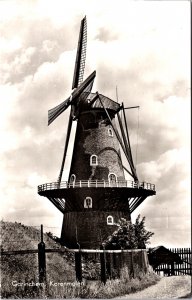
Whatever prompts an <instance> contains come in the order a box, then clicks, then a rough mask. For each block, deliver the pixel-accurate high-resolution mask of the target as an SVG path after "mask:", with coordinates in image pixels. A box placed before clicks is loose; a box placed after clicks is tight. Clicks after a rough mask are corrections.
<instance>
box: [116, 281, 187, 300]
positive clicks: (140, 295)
mask: <svg viewBox="0 0 192 300" xmlns="http://www.w3.org/2000/svg"><path fill="white" fill-rule="evenodd" d="M190 293H191V277H190V276H171V277H163V278H162V279H161V280H160V281H159V282H158V283H157V284H155V285H153V286H150V287H148V288H146V289H144V290H142V291H140V292H137V293H134V294H129V295H125V296H121V297H118V298H115V299H132V300H133V299H173V298H175V299H178V298H181V297H184V296H186V295H189V294H190Z"/></svg>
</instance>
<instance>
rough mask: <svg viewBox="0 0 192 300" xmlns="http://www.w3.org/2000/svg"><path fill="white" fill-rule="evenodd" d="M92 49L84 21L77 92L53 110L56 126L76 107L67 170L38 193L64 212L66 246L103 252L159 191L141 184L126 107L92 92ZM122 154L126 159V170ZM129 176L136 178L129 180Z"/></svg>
mask: <svg viewBox="0 0 192 300" xmlns="http://www.w3.org/2000/svg"><path fill="white" fill-rule="evenodd" d="M86 45H87V22H86V17H84V18H83V20H82V21H81V26H80V34H79V41H78V47H77V55H76V62H75V70H74V76H73V83H72V93H71V95H70V96H69V97H68V98H67V99H66V100H65V101H63V102H62V103H61V104H59V105H57V106H56V107H55V108H53V109H51V110H49V112H48V125H50V124H51V123H52V122H53V121H54V120H55V119H56V118H57V117H58V116H59V115H61V114H62V113H63V112H64V111H65V110H66V109H68V108H69V109H70V115H69V121H68V127H67V134H66V141H65V147H64V154H63V160H62V164H61V169H60V172H59V176H58V180H57V181H56V182H52V183H46V184H42V185H39V186H38V193H39V195H41V196H45V197H47V198H48V199H49V200H50V201H51V202H52V203H53V204H54V205H55V206H56V207H57V209H58V210H59V211H60V212H62V213H63V225H62V230H61V242H62V243H63V244H64V245H66V246H68V247H77V246H78V245H80V246H81V247H82V248H98V247H100V245H101V243H102V241H103V240H104V239H106V238H107V237H108V236H109V235H110V234H111V233H113V232H114V230H115V229H116V225H115V224H116V223H117V222H118V220H119V219H120V218H125V219H127V220H129V221H130V222H131V213H132V212H133V211H134V210H135V209H136V208H137V207H138V206H139V205H140V204H141V203H142V202H143V201H144V200H145V199H146V198H147V197H148V196H152V195H155V194H156V192H155V186H154V184H151V183H145V182H139V180H138V176H137V172H136V168H135V165H134V162H133V157H132V152H131V145H130V140H129V132H128V125H127V121H126V114H125V109H126V108H124V104H123V103H121V104H119V103H118V102H116V101H114V100H112V99H110V98H109V97H106V96H104V95H102V94H100V93H98V92H95V93H93V92H92V86H93V82H94V79H95V76H96V72H95V71H94V72H93V73H92V74H91V75H89V76H88V78H87V79H86V80H84V81H83V74H84V69H85V58H86ZM120 111H122V117H121V116H120ZM73 122H77V126H76V134H75V140H74V148H73V154H72V159H71V166H70V171H69V177H68V180H67V181H62V174H63V169H64V166H65V159H66V154H67V149H68V144H69V139H70V135H71V128H72V123H73ZM117 122H118V126H117V125H116V124H117ZM121 153H123V154H124V157H125V158H126V166H125V165H124V164H123V162H122V158H121ZM127 165H128V167H127ZM124 172H127V173H128V174H129V176H130V177H131V180H126V179H125V174H124Z"/></svg>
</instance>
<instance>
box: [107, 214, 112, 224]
mask: <svg viewBox="0 0 192 300" xmlns="http://www.w3.org/2000/svg"><path fill="white" fill-rule="evenodd" d="M107 225H113V217H112V216H108V217H107Z"/></svg>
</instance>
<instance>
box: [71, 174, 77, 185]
mask: <svg viewBox="0 0 192 300" xmlns="http://www.w3.org/2000/svg"><path fill="white" fill-rule="evenodd" d="M75 180H76V176H75V174H71V177H70V183H74V182H75Z"/></svg>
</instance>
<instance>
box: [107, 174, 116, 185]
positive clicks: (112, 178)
mask: <svg viewBox="0 0 192 300" xmlns="http://www.w3.org/2000/svg"><path fill="white" fill-rule="evenodd" d="M108 178H109V184H110V185H114V184H115V185H116V183H117V175H116V174H115V173H109V175H108Z"/></svg>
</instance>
